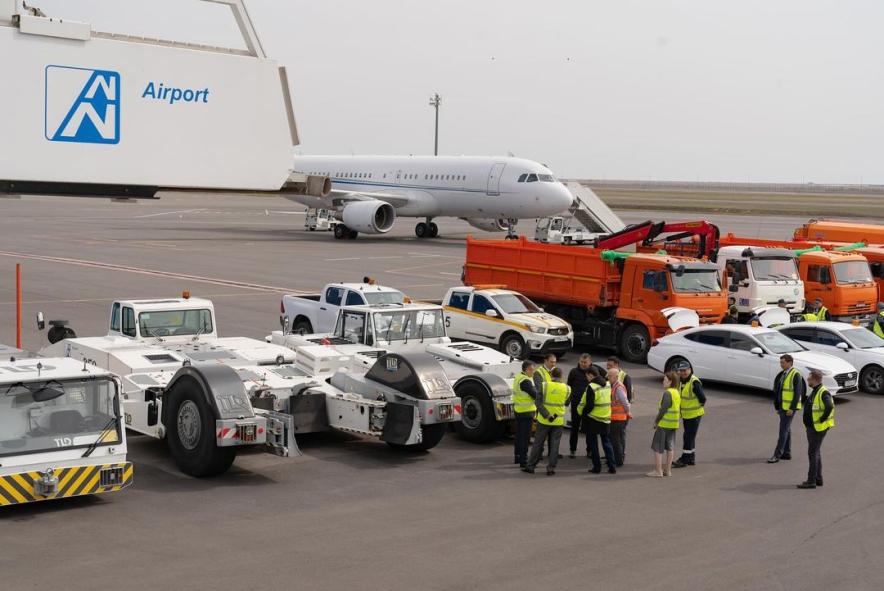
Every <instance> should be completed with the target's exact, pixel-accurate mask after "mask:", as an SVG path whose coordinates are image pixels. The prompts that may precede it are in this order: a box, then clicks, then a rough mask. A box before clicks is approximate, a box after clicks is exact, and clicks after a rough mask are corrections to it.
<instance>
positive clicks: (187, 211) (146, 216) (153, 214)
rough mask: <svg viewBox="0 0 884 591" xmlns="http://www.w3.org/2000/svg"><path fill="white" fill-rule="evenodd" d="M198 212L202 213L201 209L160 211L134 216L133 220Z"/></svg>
mask: <svg viewBox="0 0 884 591" xmlns="http://www.w3.org/2000/svg"><path fill="white" fill-rule="evenodd" d="M200 211H202V209H181V210H178V211H161V212H159V213H147V214H144V215H136V216H134V217H133V219H136V220H138V219H141V218H155V217H157V216H161V215H174V214H176V213H194V212H200Z"/></svg>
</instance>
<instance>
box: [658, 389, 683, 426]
mask: <svg viewBox="0 0 884 591" xmlns="http://www.w3.org/2000/svg"><path fill="white" fill-rule="evenodd" d="M666 391H667V392H669V396H670V397H671V398H672V404H670V405H669V408H668V409H667V410H666V413H665V414H664V415H663V418H662V419H660V422H658V423H657V426H658V427H660V428H661V429H678V417H679V416H680V414H681V394H679V393H678V390H677V389H676V388H667V389H666ZM662 407H663V397H662V396H661V397H660V404H659V405H658V406H657V410H658V411H659V410H660V409H661V408H662Z"/></svg>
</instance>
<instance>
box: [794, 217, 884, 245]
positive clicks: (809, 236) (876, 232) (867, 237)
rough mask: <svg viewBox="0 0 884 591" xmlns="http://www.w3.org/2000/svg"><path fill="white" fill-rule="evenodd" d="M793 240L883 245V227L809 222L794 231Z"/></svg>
mask: <svg viewBox="0 0 884 591" xmlns="http://www.w3.org/2000/svg"><path fill="white" fill-rule="evenodd" d="M793 240H796V241H801V240H805V241H808V242H818V241H827V242H846V243H852V242H865V243H866V244H884V226H882V225H878V224H861V223H858V222H839V221H835V220H810V221H809V222H807V223H806V224H804V225H803V226H801V227H800V228H797V229H796V230H795V235H794V237H793Z"/></svg>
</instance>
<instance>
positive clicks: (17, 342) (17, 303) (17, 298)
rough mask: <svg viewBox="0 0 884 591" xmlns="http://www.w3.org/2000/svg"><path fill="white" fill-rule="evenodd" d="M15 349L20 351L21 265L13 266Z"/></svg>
mask: <svg viewBox="0 0 884 591" xmlns="http://www.w3.org/2000/svg"><path fill="white" fill-rule="evenodd" d="M15 347H16V348H17V349H21V263H16V264H15Z"/></svg>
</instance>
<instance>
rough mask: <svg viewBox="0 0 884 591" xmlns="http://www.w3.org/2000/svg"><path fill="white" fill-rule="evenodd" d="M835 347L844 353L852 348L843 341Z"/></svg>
mask: <svg viewBox="0 0 884 591" xmlns="http://www.w3.org/2000/svg"><path fill="white" fill-rule="evenodd" d="M835 346H836V347H838V348H839V349H841V350H842V351H847V350H848V349H849V348H850V345H848V344H847V343H845V342H844V341H841V342H840V343H838V344H837V345H835Z"/></svg>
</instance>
